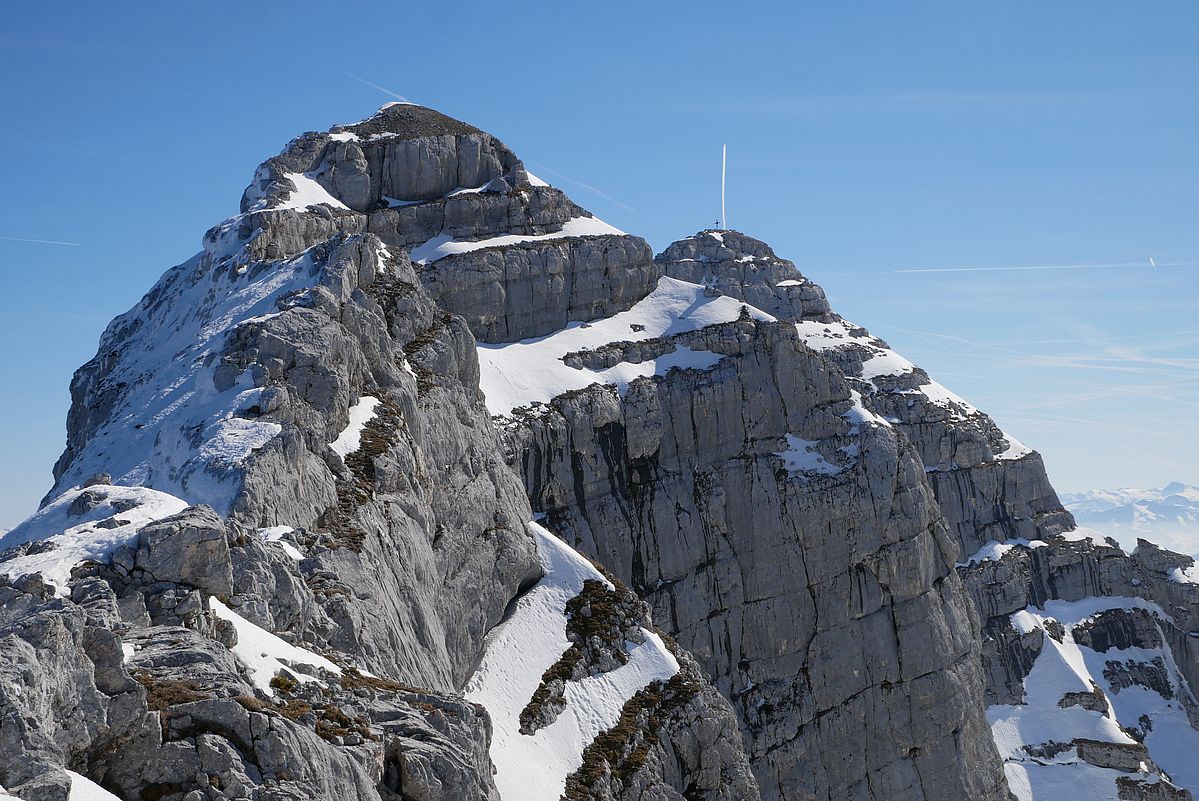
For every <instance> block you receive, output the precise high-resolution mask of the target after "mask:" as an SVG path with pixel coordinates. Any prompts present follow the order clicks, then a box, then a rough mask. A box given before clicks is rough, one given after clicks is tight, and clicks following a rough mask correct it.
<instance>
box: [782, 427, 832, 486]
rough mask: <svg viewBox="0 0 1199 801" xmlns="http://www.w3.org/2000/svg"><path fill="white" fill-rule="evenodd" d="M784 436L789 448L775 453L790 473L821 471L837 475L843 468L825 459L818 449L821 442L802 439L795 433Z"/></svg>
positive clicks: (828, 474)
mask: <svg viewBox="0 0 1199 801" xmlns="http://www.w3.org/2000/svg"><path fill="white" fill-rule="evenodd" d="M784 436H785V437H786V440H787V450H785V451H777V452H775V454H774V455H775V456H778V457H779V458H780V459H782V460H783V465H784V466H785V467H786V468H787V472H788V473H819V474H821V475H826V476H835V475H837V474H838V473H840V472H841V470H842V469H843V468H841V467H838V466H837V465H835V464H830V463H828V462H827V461H825V459H824V457H823V456H821V455H820V452H819V451H817V450H816V446H817V445H818V444H819V443H817V442H813V441H812V440H810V439H801V438H800V437H797V436H795V435H794V434H785V435H784Z"/></svg>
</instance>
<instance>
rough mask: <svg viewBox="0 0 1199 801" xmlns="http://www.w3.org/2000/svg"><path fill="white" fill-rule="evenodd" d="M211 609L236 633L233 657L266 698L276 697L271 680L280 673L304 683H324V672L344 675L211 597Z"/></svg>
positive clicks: (323, 660)
mask: <svg viewBox="0 0 1199 801" xmlns="http://www.w3.org/2000/svg"><path fill="white" fill-rule="evenodd" d="M208 606H209V608H210V609H212V611H213V613H214V614H215V615H216V616H217V617H219V618H221V619H222V620H228V621H229V622H230V623H232V624H233V627H234V629H236V630H237V645H235V646H233V648H232V651H233V655H234V656H236V657H237V660H238V661H239V662H241V663H242V664H243V665H245V667H246V668H247V669H248V670H249V672H250V678H251V681H252V682H253V684H254V686H255V687H257V688H258V689H259V690H261V691H262V692H264V693H266V694H267V695H274V694H275V688H274V687H272V686H271V679H273V678H274V677H275V675H276V674H278V673H283V674H285V675H287V676H290V677H291V678H293V679H295V680H296V681H301V682H308V681H321V680H322V679H321V675H320V673H321V671H327V672H329V673H334V674H337V675H341V668H340V667H339V666H338V665H336V664H334V663H333V662H330V661H329V660H328V659H326V658H325V657H323V656H320V655H318V654H314V653H312V652H311V651H309V650H306V649H304V648H299V647H297V646H294V645H292V644H291V643H288V642H286V641H284V640H282V639H280V638H279V637H276V636H275V635H274V634H272V633H270V632H269V631H267V630H266V629H264V628H261V627H260V626H257V625H255V624H253V623H251V622H250V621H248V620H246V619H245V618H244V617H242V616H241V615H239V614H237V613H236V612H234V611H233V610H232V609H230V608H229V607H228V606H226V605H225V604H224V603H223V602H221V601H220V600H219V599H218V598H215V597H209V599H208Z"/></svg>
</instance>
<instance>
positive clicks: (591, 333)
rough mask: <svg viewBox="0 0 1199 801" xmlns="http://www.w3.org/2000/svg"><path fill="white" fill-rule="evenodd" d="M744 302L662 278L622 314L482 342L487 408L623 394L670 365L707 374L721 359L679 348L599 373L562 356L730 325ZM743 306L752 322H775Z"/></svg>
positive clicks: (506, 411) (499, 411) (506, 409)
mask: <svg viewBox="0 0 1199 801" xmlns="http://www.w3.org/2000/svg"><path fill="white" fill-rule="evenodd" d="M743 305H744V304H742V303H741V302H740V301H738V300H734V299H733V298H730V297H727V296H719V297H707V296H705V295H704V288H703V287H702V286H700V285H698V284H691V283H688V282H686V281H678V280H676V279H674V278H666V277H663V278H661V279H660V280H659V281H658V286H657V288H656V289H654V291H653V292H651V293H650V294H649V295H647V296H646V297H645V298H643V299H642V300H641V301H640V302H639V303H637V304H636V305H635V306H633V308H631V309H629V310H628V311H624V312H621V313H619V314H615V315H613V316H611V317H608V318H605V319H602V320H596V321H594V322H591V323H571V324H570V325H568V326H567V327H566V328H563V329H561V330H559V331H556V332H554V333H552V334H547V335H545V336H541V337H532V338H530V339H524V340H520V341H519V342H507V343H502V344H496V345H491V344H483V343H480V344H479V345H478V353H479V371H480V381H479V385H480V388H481V389H482V390H483V393H484V395H486V398H487V409H488V411H490V412H491V414H493V415H496V416H501V415H510V414H511V413H512V411H513V410H514V409H517V408H520V407H522V406H528V405H530V404H532V403H535V402H538V403H546V402H548V401H550V400H552V399H553V398H556V397H557V396H559V395H561V394H563V393H564V392H570V391H572V390H578V389H583V388H584V387H588V386H590V385H592V384H595V383H606V384H612V385H615V386H616V387H617V389H618V390H619V391H623V389H624V388H627V386H628V384H629V383H630V382H632V381H633V380H635V379H637V378H640V377H643V376H648V375H664V374H665V373H667V372H668V371H669V370H671V369H673V368H675V367H681V368H689V367H693V368H697V369H710V368H712V367H714V366H715V365H716V364H717V363H719V361H720V360H721V356H720V355H719V354H715V353H708V352H701V351H693V350H690V349H688V348H685V347H677V348H676V349H675V351H674V352H672V353H668V354H664V355H662V356H660V357H658V358H657V359H650V360H647V361H645V362H641V363H639V364H631V363H625V362H622V363H621V364H618V365H614V366H613V367H609V368H606V369H602V370H591V369H586V368H575V367H570V366H568V365H567V364H566V363H565V362H564V361H562V359H563V357H564V356H566V355H567V354H568V353H574V352H577V351H583V350H591V349H595V348H600V347H603V346H604V345H609V344H611V343H613V342H625V341H641V340H646V339H656V338H659V337H668V336H672V335H674V334H681V333H685V332H688V331H697V330H699V329H701V328H703V327H705V326H708V325H714V324H716V323H725V322H731V321H733V320H736V319H737V318H738V317H739V316H740V314H741V308H742V306H743ZM746 308H749V309H750V312H749V313H750V316H751V317H752V318H753V319H755V320H773V319H774V318H773V317H771V316H770V315H769V314H766V313H765V312H762V311H759V310H757V309H753V308H750V307H746Z"/></svg>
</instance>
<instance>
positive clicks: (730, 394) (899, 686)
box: [503, 318, 1007, 799]
mask: <svg viewBox="0 0 1199 801" xmlns="http://www.w3.org/2000/svg"><path fill="white" fill-rule="evenodd" d="M668 339H669V340H670V341H668V342H662V343H661V344H658V342H657V341H655V340H649V341H642V342H638V343H636V344H635V346H634V344H633V343H625V344H624V345H621V344H613V345H611V346H609V347H608V348H607V350H606V351H605V352H603V354H602V357H601V355H600V354H599V353H597V354H596V355H595V356H593V357H592V358H602V359H603V363H604V364H608V363H610V362H612V361H615V360H618V359H619V358H621V356H620V355H614V352H615V353H620V354H623V357H624V358H628V359H634V360H637V361H641V360H642V359H643V358H645V353H646V351H649V352H650V353H651V354H652V353H654V352H655V351H659V350H661V349H663V348H665V349H673V348H678V347H686V348H688V349H689V350H691V351H705V352H711V353H714V354H718V355H719V356H720V357H721V360H720V362H719V364H718V365H717V366H715V367H713V368H711V369H708V370H704V371H700V370H674V371H670V372H668V373H666V374H665V375H664V376H661V377H654V378H652V379H651V378H645V379H641V380H637V381H634V382H632V383H631V384H630V385H629V386H628V389H627V390H626V391H625V392H624V393H623V394H622V393H621V392H619V391H618V390H617V388H615V387H612V386H601V385H597V386H594V387H592V388H589V389H586V390H581V391H576V392H573V393H569V394H566V395H562V396H559V397H557V398H555V399H553V400H552V401H551V402H550V403H548V404H544V405H539V406H537V407H532V408H528V409H525V410H523V411H518V412H516V413H515V414H514V415H513V416H511V417H509V418H506V419H505V420H504V421H503V431H504V433H505V434H506V436H507V437H508V440H509V442H510V443H511V445H510V447H511V455H512V460H513V463H514V465H516V467H517V468H518V469H519V471H520V472H521V474H522V475H523V476H524V478H525V483H526V486H527V487H528V490H529V495H530V498H531V499H532V500H533V505H534V508H535V510H538V511H541V512H544V513H545V514H546V516H547V518H546V519H547V524H548V525H549V526H550V527H551V528H554V529H555V530H558V531H561V532H564V533H565V534H567V535H568V537H569V539H570V540H571V541H573V542H575V543H577V544H578V546H579V547H580V548H581V549H582V550H583V551H584V552H586V553H590V554H593V555H595V556H596V557H597V558H598V559H599V560H600V561H602V562H603V563H604V564H606V565H607V566H609V568H611V569H612V570H614V571H616V572H617V573H618V574H619V575H620V576H621V577H622V578H625V579H626V580H627V581H629V582H630V584H631V585H632V587H633V588H634V589H635V590H636V591H637V592H638V593H639V594H641V595H642V596H643V597H645V598H647V599H648V600H649V601H650V602H651V604H652V606H653V609H654V618H655V620H656V621H658V623H659V624H660V625H663V626H665V627H666V628H667V629H668V630H669V631H670V632H671V633H672V634H674V635H675V636H676V637H678V639H679V641H680V643H681V644H682V645H683V646H684V647H686V648H687V649H688V650H690V651H691V652H692V653H693V654H695V656H696V657H697V659H699V661H700V663H701V664H702V665H703V667H704V668H705V669H706V670H707V671H708V672H709V673H710V674H711V675H712V676H713V677H715V680H716V686H717V687H718V688H719V689H720V690H721V691H722V692H723V693H724V694H726V695H727V696H728V697H729V698H730V699H731V700H732V701H733V703H734V707H735V708H736V709H737V712H738V715H739V717H740V719H741V723H742V727H743V728H744V730H745V732H746V735H747V736H748V737H749V739H750V743H751V747H750V753H751V757H752V759H753V764H754V769H755V773H756V775H757V777H758V782H759V785H760V787H761V790H762V794H763V797H765V798H780V799H801V798H802V799H808V798H830V799H831V798H844V797H860V798H880V799H881V798H911V799H917V798H919V799H924V798H929V799H931V798H944V799H950V798H964V797H968V798H1006V797H1007V791H1006V787H1005V784H1004V780H1003V776H1002V773H1001V771H1000V768H999V762H998V760H997V759H996V756H995V753H994V749H993V746H992V744H991V742H990V739H989V736H988V732H987V727H986V722H985V719H984V717H983V705H982V679H981V673H980V668H981V666H980V661H979V643H978V639H977V621H976V620H975V618H974V612H973V607H972V605H971V603H970V601H969V598H968V596H967V595H966V593H965V591H964V589H963V587H962V584H961V582H960V581H959V580H958V577H957V575H956V574H955V572H954V569H953V561H954V558H955V555H956V550H957V548H956V543H954V542H952V541H951V540H950V539H949V537H948V536H947V531H946V527H945V524H944V522H943V520H942V518H941V516H940V514H939V512H938V509H937V506H936V503H935V499H934V497H933V494H932V492H931V491H930V489H929V487H928V485H927V483H926V482H925V479H924V469H923V465H922V464H921V462H920V460H919V458H918V455H917V453H916V452H915V451H914V450H913V448H912V447H911V446H910V445H909V444H908V442H907V441H906V439H905V438H903V437H902V435H899V434H897V432H896V431H895V429H893V428H892V426H891V425H889V424H888V423H887V422H886V421H884V420H882V419H881V418H879V417H877V416H875V415H873V414H871V413H870V412H869V411H868V410H866V409H865V408H864V407H863V406H862V405H861V402H860V399H859V397H858V395H857V394H856V393H855V392H854V391H853V390H852V389H851V386H850V385H849V384H848V383H847V381H846V380H845V378H844V377H843V376H842V374H841V373H840V371H838V370H837V368H836V367H835V366H833V365H832V364H830V363H829V362H828V361H826V360H825V359H823V358H821V357H820V356H819V355H817V354H815V353H813V352H812V351H811V350H810V349H809V348H807V347H806V346H805V345H804V344H803V343H802V341H801V340H800V338H799V336H798V333H797V331H796V328H795V326H794V325H791V324H785V323H782V322H774V321H755V320H750V319H748V318H746V319H742V320H736V321H732V322H728V323H724V324H722V325H714V326H709V327H705V328H703V329H701V330H700V331H698V332H695V333H690V334H685V335H675V336H673V337H669V338H668ZM586 356H587V354H581V355H580V356H579V360H580V361H584V360H585V357H586Z"/></svg>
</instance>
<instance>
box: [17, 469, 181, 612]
mask: <svg viewBox="0 0 1199 801" xmlns="http://www.w3.org/2000/svg"><path fill="white" fill-rule="evenodd" d="M187 505H188V504H187V502H186V501H184V500H182V499H180V498H176V497H175V496H173V495H168V494H167V493H165V492H158V491H157V490H152V489H146V488H144V487H114V486H109V485H106V484H97V485H94V486H91V487H88V488H86V489H82V488H78V487H77V488H74V489H71V490H68V491H67V492H64V493H63V494H62V495H60V496H59V497H58V498H57V499H55V500H54V502H53V503H50V504H48V505H46V506H45V507H43V508H41V509H39V510H38V511H37V512H35V513H34V514H33V515H32V516H31V517H30V518H29V519H28V520H26V521H25V522H24V523H22V524H21V525H19V526H17V527H16V528H14V529H13V530H12V531H10V532H8V533H7V534H5V535H4V536H3V537H0V551H5V550H8V549H10V548H16V547H17V546H19V545H23V544H25V543H37V542H40V541H42V540H48V542H47V544H46V545H44V546H39V547H38V548H35V549H31V550H33V552H32V553H27V554H25V555H23V556H18V557H16V558H14V559H9V560H8V561H5V562H0V574H7V575H9V576H13V577H16V576H21V575H25V574H29V573H39V574H41V576H42V579H43V580H44V581H46V582H47V583H49V584H53V585H54V586H55V588H56V589H57V591H58V592H59V593H60V594H66V592H67V582H68V580H69V579H70V577H71V569H72V568H73V567H75V565H78V564H79V563H80V562H84V561H89V560H90V561H97V562H103V561H106V560H107V558H108V556H109V554H111V553H112V552H113V550H115V549H116V548H119V547H120V546H122V545H128V544H131V543H135V542H136V541H137V534H138V532H139V531H140V530H141V529H142V528H143V527H144V526H145V525H146V524H147V523H151V522H153V521H155V520H161V519H162V518H164V517H170V516H171V515H174V514H178V513H179V512H182V511H183V510H184V509H186V508H187Z"/></svg>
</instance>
